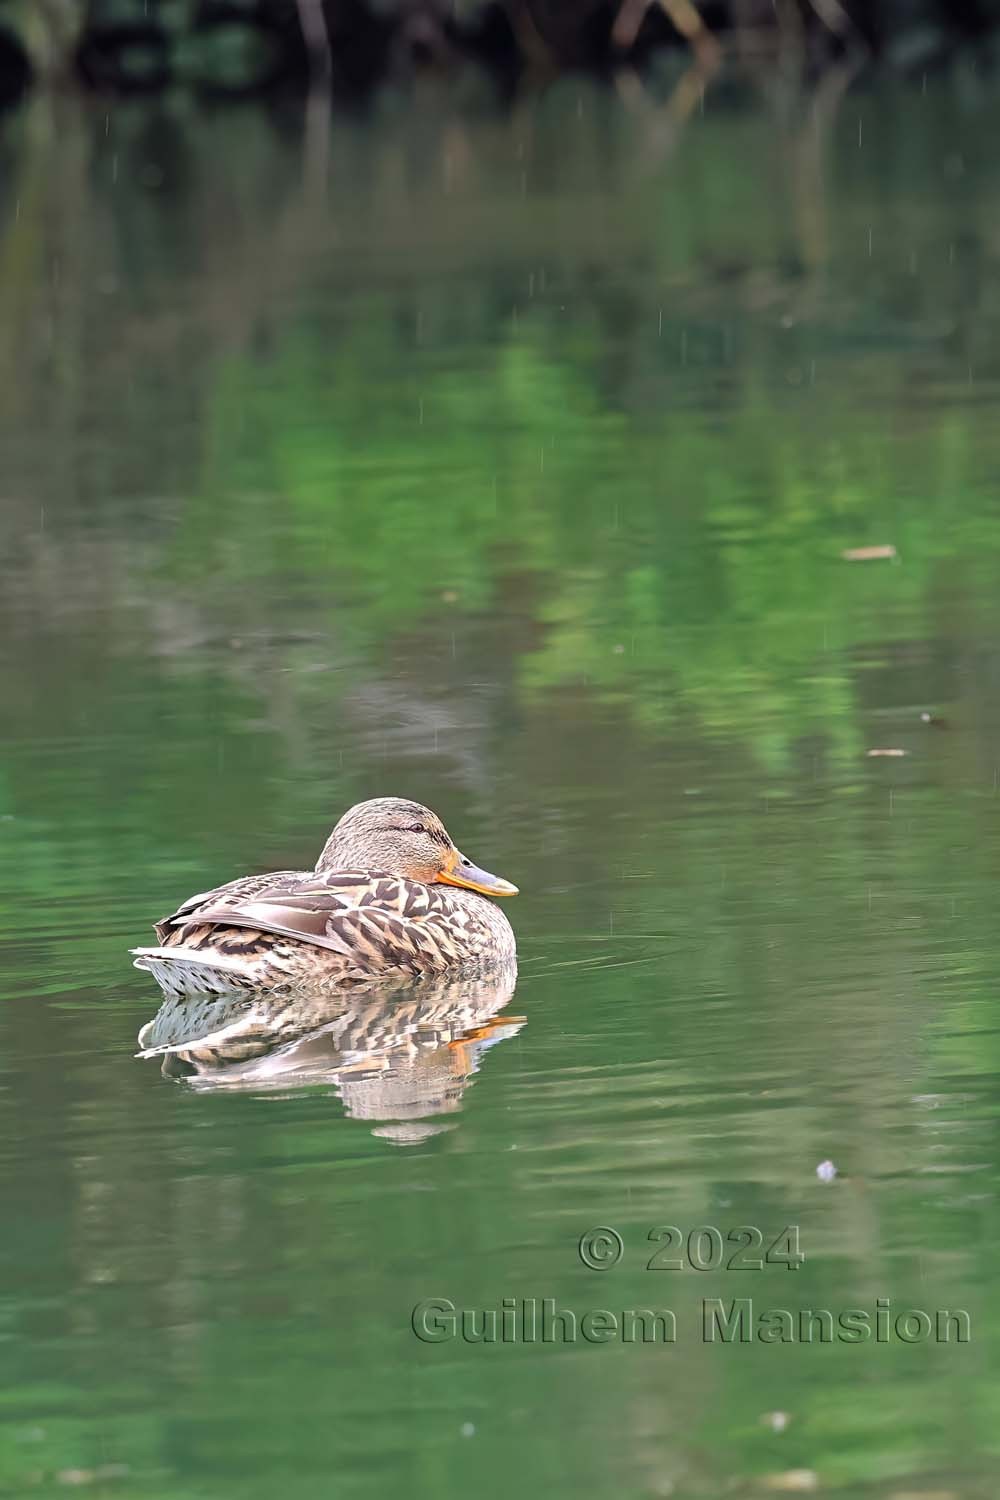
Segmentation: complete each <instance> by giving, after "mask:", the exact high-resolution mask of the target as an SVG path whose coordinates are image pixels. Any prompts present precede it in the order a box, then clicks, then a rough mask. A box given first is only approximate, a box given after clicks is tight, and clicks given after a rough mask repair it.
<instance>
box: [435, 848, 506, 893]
mask: <svg viewBox="0 0 1000 1500" xmlns="http://www.w3.org/2000/svg"><path fill="white" fill-rule="evenodd" d="M438 880H439V881H441V882H442V883H443V884H444V885H458V886H462V888H463V889H464V890H467V891H478V892H479V893H480V895H482V896H516V895H517V886H516V885H511V883H510V881H509V880H503V879H502V878H501V877H500V876H499V875H491V874H490V872H489V870H481V869H480V868H479V866H478V865H474V864H473V863H472V860H471V859H466V857H465V855H464V854H459V852H458V850H457V849H456V850H455V851H454V855H453V863H452V865H451V868H450V869H447V870H442V871H441V873H440V874H439V875H438Z"/></svg>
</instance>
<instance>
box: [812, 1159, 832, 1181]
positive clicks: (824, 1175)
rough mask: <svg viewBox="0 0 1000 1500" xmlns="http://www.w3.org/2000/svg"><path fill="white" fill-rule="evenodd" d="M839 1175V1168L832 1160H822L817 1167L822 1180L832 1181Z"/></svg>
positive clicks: (817, 1174) (818, 1175)
mask: <svg viewBox="0 0 1000 1500" xmlns="http://www.w3.org/2000/svg"><path fill="white" fill-rule="evenodd" d="M836 1175H837V1168H836V1167H835V1166H834V1165H833V1162H832V1161H821V1162H820V1164H819V1166H818V1167H817V1168H816V1176H817V1177H818V1178H819V1180H820V1182H832V1181H833V1179H834V1178H835V1177H836Z"/></svg>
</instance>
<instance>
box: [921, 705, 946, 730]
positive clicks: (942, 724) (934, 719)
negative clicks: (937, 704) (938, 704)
mask: <svg viewBox="0 0 1000 1500" xmlns="http://www.w3.org/2000/svg"><path fill="white" fill-rule="evenodd" d="M920 722H921V724H931V725H933V727H934V728H935V729H947V728H948V720H947V719H942V718H940V717H939V716H938V715H937V714H931V713H928V712H927V710H926V708H925V709H924V711H923V713H922V714H921V715H920Z"/></svg>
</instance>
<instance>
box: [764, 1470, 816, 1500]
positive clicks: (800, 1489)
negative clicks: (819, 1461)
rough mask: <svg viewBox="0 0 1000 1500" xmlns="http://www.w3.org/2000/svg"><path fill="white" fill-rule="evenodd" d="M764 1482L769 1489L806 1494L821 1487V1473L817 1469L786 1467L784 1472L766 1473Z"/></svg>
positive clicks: (791, 1493) (789, 1493)
mask: <svg viewBox="0 0 1000 1500" xmlns="http://www.w3.org/2000/svg"><path fill="white" fill-rule="evenodd" d="M763 1484H764V1488H765V1489H768V1490H780V1491H781V1492H782V1493H783V1494H787V1495H804V1494H807V1493H811V1492H812V1491H813V1490H818V1489H819V1475H818V1474H817V1473H816V1471H815V1469H786V1470H785V1472H784V1474H765V1475H764V1479H763Z"/></svg>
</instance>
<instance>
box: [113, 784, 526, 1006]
mask: <svg viewBox="0 0 1000 1500" xmlns="http://www.w3.org/2000/svg"><path fill="white" fill-rule="evenodd" d="M517 893H518V892H517V886H516V885H512V884H511V883H510V881H509V880H504V879H502V878H501V877H500V876H499V875H491V874H490V872H489V871H488V870H483V869H481V868H480V867H479V866H478V865H475V864H473V862H472V860H471V859H468V858H466V856H465V855H464V854H462V853H461V852H460V850H459V849H458V848H457V846H456V844H455V842H454V840H453V839H452V837H451V835H450V834H449V833H448V830H447V829H446V828H445V826H444V824H443V823H442V821H441V819H440V818H439V817H438V815H437V814H436V813H433V812H431V810H430V808H427V807H423V806H422V805H421V804H420V803H419V802H411V801H409V800H408V799H406V798H403V797H374V798H371V799H370V800H369V801H367V802H359V803H357V804H356V805H355V806H354V807H352V808H349V809H348V811H347V812H345V813H344V815H343V817H342V818H341V819H340V821H339V822H338V823H337V825H336V827H335V828H334V830H333V832H332V833H331V834H330V837H329V838H328V839H327V841H326V843H325V844H324V846H323V849H322V852H321V853H320V856H319V859H318V860H317V861H316V866H315V868H314V869H312V870H277V871H273V872H271V873H269V874H263V875H244V876H240V877H239V878H238V879H236V880H231V881H229V882H228V883H227V884H226V885H220V886H216V887H215V888H214V889H213V890H210V891H202V892H200V893H199V894H198V895H195V896H189V897H188V899H187V900H186V901H182V902H181V904H180V906H178V908H177V910H176V911H174V912H172V913H171V915H170V916H168V917H163V918H161V920H160V921H159V922H156V923H155V924H154V930H155V932H156V937H157V944H156V946H155V947H148V948H147V947H143V948H133V949H131V950H130V952H131V954H132V958H133V963H134V966H135V967H136V968H137V969H144V970H146V971H147V972H148V973H150V974H152V975H153V978H154V979H155V980H156V982H157V984H158V985H159V986H160V989H161V990H162V991H163V993H164V994H165V995H167V996H181V995H201V996H204V995H210V994H230V993H232V992H233V991H240V990H252V991H267V990H276V989H284V988H309V989H316V988H318V989H321V990H326V989H341V988H350V987H352V986H355V985H358V984H370V983H371V981H372V980H374V979H380V978H385V979H400V978H404V977H410V978H415V977H419V976H421V975H424V974H443V973H449V972H452V971H461V970H475V969H479V970H482V969H488V968H490V967H495V966H499V965H506V964H511V963H514V962H515V960H516V952H517V947H516V942H515V938H514V932H513V929H512V927H511V925H510V923H509V921H508V920H507V917H506V915H505V914H504V913H503V912H502V911H501V910H500V908H499V906H497V905H496V904H495V901H494V899H493V898H495V897H505V896H516V895H517Z"/></svg>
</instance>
